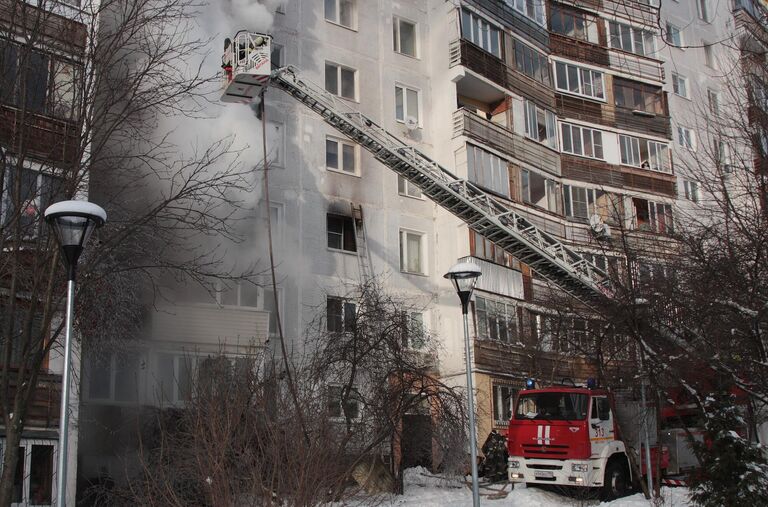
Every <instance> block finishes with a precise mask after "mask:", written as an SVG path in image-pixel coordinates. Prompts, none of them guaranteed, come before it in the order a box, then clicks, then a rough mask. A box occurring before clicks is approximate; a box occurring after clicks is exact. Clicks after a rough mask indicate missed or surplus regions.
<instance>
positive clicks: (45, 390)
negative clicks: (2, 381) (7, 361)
mask: <svg viewBox="0 0 768 507" xmlns="http://www.w3.org/2000/svg"><path fill="white" fill-rule="evenodd" d="M14 370H16V369H15V368H13V367H11V371H14ZM10 380H11V381H10V392H9V393H8V399H13V397H14V396H15V394H16V387H17V376H16V375H15V373H14V374H12V375H10ZM60 406H61V375H54V374H51V373H39V374H38V376H37V389H35V392H34V393H33V394H32V399H31V402H30V403H29V408H28V410H27V414H26V417H25V418H24V424H25V427H27V428H29V429H32V428H58V426H59V407H60ZM2 416H3V409H2V406H0V417H2Z"/></svg>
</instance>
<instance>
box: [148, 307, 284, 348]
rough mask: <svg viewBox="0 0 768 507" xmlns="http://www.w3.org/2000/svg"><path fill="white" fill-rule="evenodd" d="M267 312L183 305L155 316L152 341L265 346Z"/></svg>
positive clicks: (167, 308) (254, 309)
mask: <svg viewBox="0 0 768 507" xmlns="http://www.w3.org/2000/svg"><path fill="white" fill-rule="evenodd" d="M269 318H270V314H269V312H267V311H263V310H258V309H256V308H251V307H244V306H223V307H220V306H216V305H212V304H179V305H175V306H169V307H165V308H162V309H161V311H157V312H155V313H153V314H152V327H151V334H152V337H154V338H156V339H160V340H165V341H175V342H185V343H188V344H196V343H199V344H211V343H221V344H226V345H237V346H242V347H248V346H260V345H263V344H264V342H265V341H266V340H267V338H268V336H269Z"/></svg>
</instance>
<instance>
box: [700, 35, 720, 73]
mask: <svg viewBox="0 0 768 507" xmlns="http://www.w3.org/2000/svg"><path fill="white" fill-rule="evenodd" d="M701 49H702V50H703V51H704V64H705V65H706V66H707V67H709V68H710V69H714V70H718V67H717V57H716V56H715V45H714V44H712V43H709V42H705V41H701Z"/></svg>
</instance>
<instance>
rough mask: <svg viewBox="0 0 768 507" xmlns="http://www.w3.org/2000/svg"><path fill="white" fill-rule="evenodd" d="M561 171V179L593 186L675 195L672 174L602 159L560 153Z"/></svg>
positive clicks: (674, 183) (674, 179)
mask: <svg viewBox="0 0 768 507" xmlns="http://www.w3.org/2000/svg"><path fill="white" fill-rule="evenodd" d="M562 174H563V178H568V179H572V180H576V181H583V182H584V183H589V184H591V185H596V186H609V187H614V188H627V189H633V190H642V191H644V192H650V193H652V194H658V195H666V196H669V197H675V196H676V195H677V187H676V178H675V176H674V175H673V174H666V173H660V172H656V171H650V170H647V169H639V168H636V167H629V166H617V165H611V164H608V163H606V162H603V161H602V160H594V159H590V158H584V157H577V156H574V155H566V154H563V155H562Z"/></svg>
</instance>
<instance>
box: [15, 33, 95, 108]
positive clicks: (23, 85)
mask: <svg viewBox="0 0 768 507" xmlns="http://www.w3.org/2000/svg"><path fill="white" fill-rule="evenodd" d="M22 53H26V54H22ZM24 60H26V63H25V68H24V69H21V68H20V65H21V62H22V61H24ZM79 71H80V69H79V67H78V66H76V65H74V64H72V63H70V62H69V61H67V60H64V59H59V58H53V57H51V56H50V55H47V54H45V53H41V52H39V51H35V50H31V49H29V48H27V47H25V46H20V45H18V44H13V43H10V42H5V41H2V42H0V101H2V102H3V103H6V104H11V105H15V106H20V107H21V106H23V107H26V109H27V111H29V112H31V113H39V114H49V115H51V116H55V117H57V118H65V119H77V118H76V113H77V107H76V99H77V93H76V90H77V88H76V84H77V78H78V75H79ZM22 91H24V92H25V96H24V97H21V96H20V94H21V93H22ZM22 101H23V103H22Z"/></svg>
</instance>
